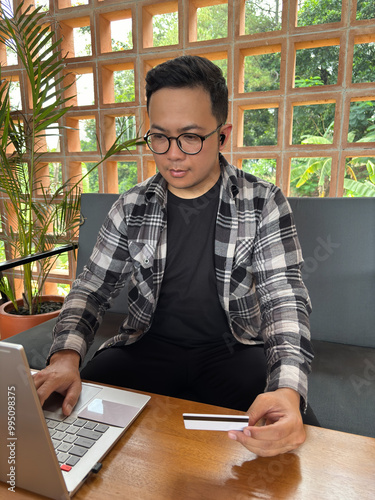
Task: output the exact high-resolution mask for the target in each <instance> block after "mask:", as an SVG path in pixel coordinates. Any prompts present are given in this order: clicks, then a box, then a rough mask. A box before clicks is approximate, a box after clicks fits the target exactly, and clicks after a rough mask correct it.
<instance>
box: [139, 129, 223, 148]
mask: <svg viewBox="0 0 375 500" xmlns="http://www.w3.org/2000/svg"><path fill="white" fill-rule="evenodd" d="M223 125H224V124H223V123H220V125H218V126H217V127H216V128H215V130H213V131H212V132H210V133H209V134H207V135H199V134H195V133H194V132H183V133H182V134H180V135H178V136H177V137H173V136H170V137H168V136H167V135H165V134H162V133H160V132H152V133H151V134H150V130H148V132H147V133H146V134H145V135H144V136H143V140H144V141H145V142H146V144H147V146H148V147H149V148H150V150H151V151H152V152H153V153H154V154H156V155H165V153H168V151H169V150H170V147H171V139H175V140H176V144H177V147H178V149H179V150H180V151H182V152H183V153H184V154H186V155H191V156H194V155H197V154H198V153H200V152H201V151H202V149H203V143H204V141H205V140H206V139H208V138H209V137H211V135H214V133H215V132H217V131H218V130H219V128H220V127H222V126H223ZM153 134H157V135H162V136H164V137H165V138H166V139H167V140H168V148H167V149H166V150H165V151H164V153H157V152H156V151H154V150H153V149H152V147H151V146H150V145H149V143H148V140H147V139H148V138H149V137H150V136H151V135H153ZM182 135H195V136H197V137H199V139H200V140H201V147H200V149H199V151H197V152H196V153H187V152H186V151H184V150H183V149H182V147H181V144H180V142H179V138H180V137H181V136H182Z"/></svg>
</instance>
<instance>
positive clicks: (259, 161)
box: [242, 158, 276, 184]
mask: <svg viewBox="0 0 375 500" xmlns="http://www.w3.org/2000/svg"><path fill="white" fill-rule="evenodd" d="M242 170H243V171H244V172H248V173H249V174H252V175H255V176H256V177H260V178H261V179H263V180H265V181H267V182H272V184H275V182H276V160H275V159H274V158H251V159H243V160H242Z"/></svg>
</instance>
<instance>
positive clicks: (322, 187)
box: [290, 158, 332, 198]
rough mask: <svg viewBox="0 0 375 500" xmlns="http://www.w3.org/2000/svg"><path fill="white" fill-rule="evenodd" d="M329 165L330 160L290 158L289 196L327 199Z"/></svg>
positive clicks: (329, 180) (329, 177)
mask: <svg viewBox="0 0 375 500" xmlns="http://www.w3.org/2000/svg"><path fill="white" fill-rule="evenodd" d="M331 163H332V160H331V158H292V160H291V171H290V196H298V197H302V196H303V197H323V198H324V197H327V196H328V195H329V186H330V182H331Z"/></svg>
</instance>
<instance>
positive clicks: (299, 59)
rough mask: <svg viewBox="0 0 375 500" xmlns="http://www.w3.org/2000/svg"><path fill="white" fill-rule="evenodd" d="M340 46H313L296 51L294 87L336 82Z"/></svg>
mask: <svg viewBox="0 0 375 500" xmlns="http://www.w3.org/2000/svg"><path fill="white" fill-rule="evenodd" d="M339 51H340V47H337V46H333V47H315V48H313V49H301V50H297V51H296V73H295V83H294V86H295V87H312V86H314V85H334V84H335V83H337V72H338V67H339Z"/></svg>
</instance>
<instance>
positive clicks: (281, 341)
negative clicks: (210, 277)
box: [253, 188, 313, 409]
mask: <svg viewBox="0 0 375 500" xmlns="http://www.w3.org/2000/svg"><path fill="white" fill-rule="evenodd" d="M302 264H303V258H302V251H301V247H300V244H299V240H298V237H297V231H296V227H295V224H294V220H293V214H292V213H291V209H290V206H289V203H288V201H287V200H286V198H285V197H284V195H283V194H282V192H281V191H280V190H279V189H278V188H275V190H274V192H273V193H272V195H271V197H270V198H269V199H267V200H266V201H265V203H264V206H263V210H262V216H261V220H260V224H259V227H258V232H257V238H256V241H255V246H254V254H253V269H254V276H255V279H256V290H257V296H258V300H259V303H260V310H261V332H262V336H263V340H264V344H265V353H266V359H267V366H268V374H267V386H266V391H273V390H276V389H279V388H282V387H288V388H291V389H294V390H296V391H297V392H298V393H299V394H300V395H301V398H302V399H301V405H302V408H303V409H305V408H306V405H307V388H308V383H307V376H308V374H309V373H310V371H311V362H312V359H313V349H312V345H311V341H310V324H309V314H310V313H311V303H310V298H309V295H308V292H307V289H306V287H305V285H304V283H303V281H302V276H301V267H302Z"/></svg>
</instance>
